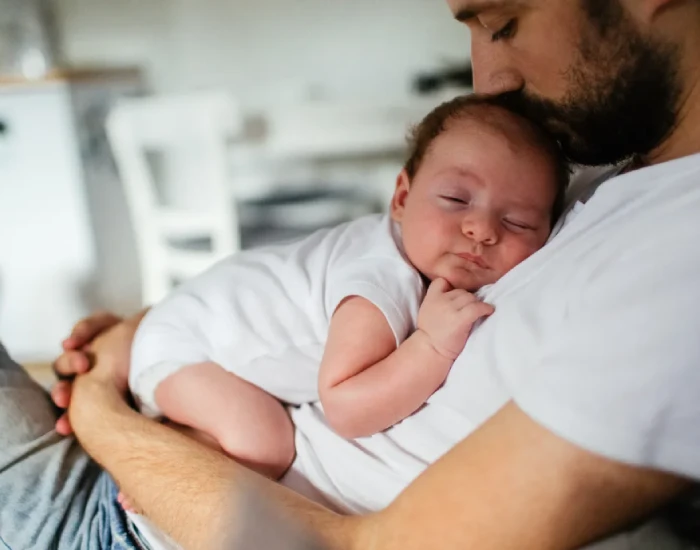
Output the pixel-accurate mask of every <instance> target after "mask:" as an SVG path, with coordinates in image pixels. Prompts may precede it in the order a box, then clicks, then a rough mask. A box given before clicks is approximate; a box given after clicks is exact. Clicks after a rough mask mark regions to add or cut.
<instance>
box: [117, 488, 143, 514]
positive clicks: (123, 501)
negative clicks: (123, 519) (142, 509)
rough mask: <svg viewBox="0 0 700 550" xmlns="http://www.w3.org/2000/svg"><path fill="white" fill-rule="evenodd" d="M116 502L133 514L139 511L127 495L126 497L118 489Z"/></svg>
mask: <svg viewBox="0 0 700 550" xmlns="http://www.w3.org/2000/svg"><path fill="white" fill-rule="evenodd" d="M117 502H118V503H119V505H120V506H121V507H122V508H123V509H124V510H125V511H127V512H131V513H133V514H138V513H139V511H138V510H137V509H136V507H135V506H134V505H133V504H132V503H131V501H130V500H129V497H127V496H126V495H125V494H124V493H122V492H121V491H119V494H118V495H117Z"/></svg>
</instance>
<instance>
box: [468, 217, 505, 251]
mask: <svg viewBox="0 0 700 550" xmlns="http://www.w3.org/2000/svg"><path fill="white" fill-rule="evenodd" d="M462 233H463V234H464V235H465V236H467V237H469V238H470V239H472V240H473V241H475V242H477V243H480V244H484V245H493V244H496V242H497V241H498V229H497V227H496V223H495V221H494V220H493V219H492V217H491V216H489V215H487V214H480V215H476V214H474V215H469V216H465V217H464V219H463V220H462Z"/></svg>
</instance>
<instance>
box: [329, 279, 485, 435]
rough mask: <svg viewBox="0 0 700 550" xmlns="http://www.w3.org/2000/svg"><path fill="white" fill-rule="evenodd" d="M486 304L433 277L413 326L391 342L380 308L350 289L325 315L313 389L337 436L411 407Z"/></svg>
mask: <svg viewBox="0 0 700 550" xmlns="http://www.w3.org/2000/svg"><path fill="white" fill-rule="evenodd" d="M492 312H493V308H492V307H491V306H490V305H488V304H485V303H483V302H480V301H478V300H477V299H476V297H474V295H473V294H470V293H469V292H466V291H464V290H452V289H450V287H449V284H448V283H447V282H446V281H444V280H442V279H438V280H436V281H434V282H433V284H431V286H430V288H429V289H428V293H427V295H426V297H425V300H424V301H423V304H422V305H421V308H420V312H419V315H418V330H416V331H415V332H414V333H413V334H412V335H411V336H410V337H409V338H408V339H406V340H405V341H404V342H403V343H402V344H401V345H400V346H399V347H398V348H397V347H396V340H395V337H394V334H393V331H392V330H391V327H390V326H389V323H388V322H387V320H386V318H385V317H384V315H383V314H382V312H381V311H380V310H379V309H378V308H377V307H376V306H375V305H373V304H372V303H371V302H370V301H368V300H366V299H364V298H361V297H357V296H352V297H349V298H347V299H346V300H345V301H343V302H342V303H341V304H340V306H338V308H337V309H336V311H335V314H334V315H333V318H332V319H331V324H330V329H329V334H328V341H327V343H326V350H325V353H324V356H323V361H322V363H321V372H320V377H319V392H320V396H321V403H322V404H323V409H324V411H325V414H326V418H327V420H328V422H329V423H330V425H331V427H333V429H334V430H335V431H336V432H338V433H339V434H340V435H342V436H343V437H347V438H356V437H363V436H369V435H372V434H375V433H377V432H380V431H382V430H385V429H387V428H389V427H390V426H392V425H394V424H396V423H397V422H399V421H401V420H403V419H404V418H406V417H407V416H409V415H411V414H412V413H414V412H415V411H416V410H418V409H419V408H420V407H421V406H422V405H423V403H425V401H426V400H427V399H428V397H430V396H431V395H432V394H433V393H434V392H435V390H437V389H438V388H439V387H440V385H441V384H442V383H443V382H444V380H445V378H446V377H447V374H448V373H449V370H450V367H451V366H452V363H453V362H454V360H455V359H456V358H457V356H458V355H459V353H460V352H461V351H462V348H463V347H464V344H465V343H466V341H467V338H468V337H469V332H470V331H471V327H472V325H473V324H474V323H475V322H476V321H477V320H478V319H479V318H481V317H484V316H487V315H490V314H491V313H492Z"/></svg>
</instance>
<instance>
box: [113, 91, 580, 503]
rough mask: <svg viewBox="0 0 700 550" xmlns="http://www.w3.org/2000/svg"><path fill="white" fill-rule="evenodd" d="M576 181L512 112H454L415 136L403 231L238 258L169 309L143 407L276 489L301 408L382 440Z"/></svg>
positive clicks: (136, 368)
mask: <svg viewBox="0 0 700 550" xmlns="http://www.w3.org/2000/svg"><path fill="white" fill-rule="evenodd" d="M567 181H568V170H567V167H566V164H565V162H564V160H563V159H562V158H561V156H560V154H559V150H558V148H557V145H556V144H555V143H554V142H552V141H550V138H549V137H548V136H546V135H545V134H544V133H543V132H541V130H539V129H538V128H537V127H536V126H534V125H532V124H531V123H530V122H528V121H527V120H525V119H523V118H521V117H519V116H517V115H515V114H513V113H511V112H509V111H508V110H506V109H505V108H504V107H502V106H501V105H500V104H499V100H498V99H495V98H485V97H479V96H465V97H459V98H457V99H454V100H452V101H450V102H448V103H445V104H443V105H441V106H440V107H438V108H437V109H435V110H434V111H432V112H431V113H430V114H429V115H428V116H427V117H426V118H425V119H424V120H423V121H422V122H421V123H420V124H419V125H418V126H417V127H416V128H415V129H414V131H413V134H412V140H411V152H410V158H409V159H408V161H407V162H406V164H405V167H404V169H403V170H402V171H401V173H400V174H399V176H398V178H397V182H396V189H395V192H394V195H393V198H392V201H391V206H390V213H389V214H388V215H373V216H367V217H364V218H361V219H358V220H356V221H352V222H349V223H346V224H343V225H340V226H338V227H334V228H332V229H325V230H321V231H318V232H316V233H314V234H312V235H311V236H309V237H306V238H304V239H303V240H300V241H298V242H295V243H292V244H286V245H280V246H272V247H268V248H261V249H257V250H250V251H246V252H242V253H239V254H236V255H234V256H232V257H230V258H228V259H225V260H223V261H222V262H220V263H218V264H217V265H215V266H214V267H212V268H211V269H209V270H208V271H207V272H205V273H203V274H202V275H200V276H198V277H196V278H195V279H193V280H191V281H189V282H187V283H185V284H183V285H182V286H180V287H179V288H178V289H177V290H175V291H174V292H173V293H172V294H171V295H170V296H168V297H167V298H166V299H165V300H164V301H163V302H161V303H160V304H158V305H156V306H155V307H154V308H153V309H152V310H151V311H150V312H149V313H148V314H147V315H146V317H145V318H144V320H143V322H142V323H141V325H140V327H139V329H138V332H137V334H136V338H135V340H134V346H133V350H132V360H131V372H130V376H129V381H130V387H131V391H132V393H133V394H134V396H135V398H136V401H137V403H138V404H139V406H140V407H141V409H142V411H143V412H144V413H145V414H149V415H153V416H165V417H167V418H168V419H170V420H172V421H173V422H175V423H178V424H182V425H185V426H188V427H190V428H193V429H194V430H196V431H197V432H199V433H201V432H203V433H204V434H207V435H208V437H209V438H210V439H212V440H213V443H214V444H215V445H216V446H217V447H218V448H220V449H221V450H222V451H223V452H225V453H227V454H228V455H230V456H231V457H233V458H234V459H236V460H237V461H239V462H241V463H243V464H245V465H247V466H249V467H250V468H252V469H254V470H256V471H258V472H260V473H262V474H264V475H266V476H269V477H271V478H279V477H280V476H281V475H282V474H283V473H284V472H285V471H286V469H287V468H288V467H289V466H290V464H291V463H292V461H293V459H294V454H295V448H294V430H293V426H292V423H291V421H290V418H289V416H288V414H287V412H286V408H285V407H286V405H289V404H292V405H294V404H301V403H306V402H313V401H318V400H319V399H320V401H321V404H322V407H323V411H324V414H325V416H326V421H327V422H328V424H329V425H330V426H331V427H332V428H333V429H334V430H335V431H336V432H337V433H338V434H340V435H342V436H343V437H345V438H357V437H363V436H369V435H372V434H374V433H377V432H380V431H382V430H385V429H387V428H389V427H390V426H392V425H394V424H396V423H397V422H400V421H401V420H402V419H404V418H406V417H407V416H409V415H411V414H412V413H414V412H415V411H416V410H418V409H419V408H420V407H421V406H422V405H423V404H424V403H425V401H426V400H427V399H428V398H429V397H430V396H431V395H432V394H433V393H434V392H435V391H436V390H437V389H438V388H439V387H440V386H441V385H442V384H443V382H444V380H445V378H446V377H447V375H448V373H449V371H450V368H451V366H452V364H453V362H454V360H455V358H456V357H457V356H458V355H459V354H460V352H461V351H462V349H463V348H464V346H465V344H466V342H467V339H468V337H469V334H470V331H471V330H472V327H473V326H474V324H475V323H477V322H478V321H479V320H480V319H483V318H485V317H487V316H489V315H490V314H491V313H492V312H493V308H492V307H491V306H490V305H488V304H486V303H484V302H482V301H480V300H479V298H478V297H477V295H476V294H475V293H477V291H478V290H479V289H481V288H482V287H484V286H486V285H490V284H492V283H494V282H496V281H497V280H498V279H499V278H501V277H503V276H504V275H505V274H506V273H508V271H510V270H511V269H513V268H514V267H515V266H516V265H518V264H519V263H520V262H522V261H523V260H525V259H526V258H528V257H529V256H531V255H532V254H533V253H535V252H536V251H537V250H539V249H540V248H541V247H542V246H543V245H544V243H545V242H546V240H547V238H548V236H549V233H550V231H551V228H552V225H553V223H554V221H555V220H556V218H557V216H558V215H559V213H560V211H561V208H562V202H563V195H564V190H565V187H566V184H567ZM426 288H427V290H426ZM125 502H126V501H125Z"/></svg>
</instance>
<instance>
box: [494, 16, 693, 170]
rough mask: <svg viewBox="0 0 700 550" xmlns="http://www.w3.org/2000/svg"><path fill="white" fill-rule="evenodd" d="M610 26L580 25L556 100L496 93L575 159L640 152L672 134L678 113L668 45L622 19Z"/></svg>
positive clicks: (673, 58) (615, 159) (674, 58)
mask: <svg viewBox="0 0 700 550" xmlns="http://www.w3.org/2000/svg"><path fill="white" fill-rule="evenodd" d="M615 27H616V28H614V29H610V28H608V29H603V28H599V29H598V30H597V31H592V30H591V29H590V28H588V29H584V31H583V38H582V40H581V41H580V46H579V47H580V58H579V60H578V61H577V62H576V63H575V64H574V66H572V67H571V69H569V71H568V73H567V75H566V76H567V80H568V81H569V91H568V92H567V94H566V97H565V98H564V99H563V100H562V101H560V102H555V101H552V100H548V99H544V98H539V97H535V96H532V95H530V94H528V93H527V92H526V91H524V90H518V91H515V92H509V93H507V94H503V97H502V99H503V100H504V101H505V103H506V104H507V105H508V106H509V107H511V108H512V109H514V110H515V111H517V112H520V113H522V114H524V115H525V116H528V117H530V118H532V119H533V120H535V121H536V122H538V123H540V124H541V125H542V126H543V127H544V128H545V129H546V130H548V131H549V132H551V133H552V134H553V135H554V136H555V138H556V139H557V140H558V141H559V142H560V144H561V148H562V150H563V152H564V154H565V155H566V156H567V157H568V158H569V160H570V161H571V162H573V163H576V164H582V165H590V166H592V165H603V164H615V163H619V162H622V161H624V160H626V159H628V158H630V157H633V156H639V157H644V156H646V155H647V154H648V153H650V152H651V151H652V150H654V149H655V148H657V147H658V146H659V145H660V144H661V143H662V142H663V141H664V139H665V138H666V137H667V136H668V135H669V134H670V133H671V132H672V130H673V129H674V127H675V125H676V120H677V118H678V112H677V109H678V100H679V97H680V84H679V77H678V67H679V64H680V62H679V59H678V57H679V56H678V54H677V52H676V50H675V49H674V48H672V47H671V46H669V45H666V44H659V43H652V42H651V41H650V40H649V39H646V38H645V37H643V36H641V35H640V33H639V31H637V30H636V29H635V28H634V27H633V26H632V23H631V21H628V20H627V19H624V18H622V19H621V20H620V21H619V23H618V24H617V25H615Z"/></svg>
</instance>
